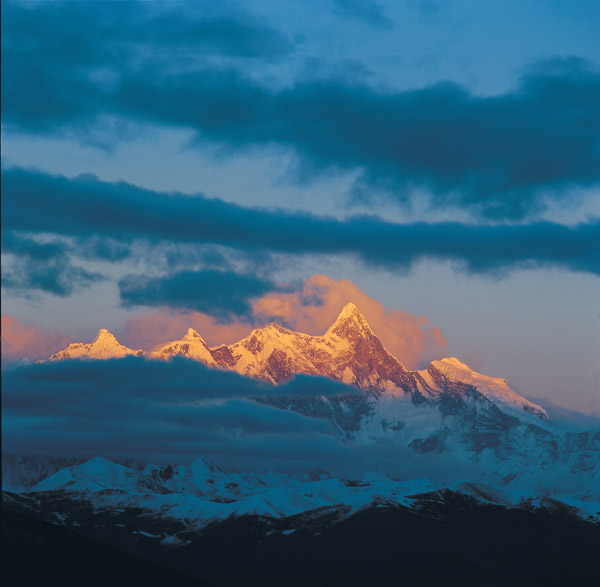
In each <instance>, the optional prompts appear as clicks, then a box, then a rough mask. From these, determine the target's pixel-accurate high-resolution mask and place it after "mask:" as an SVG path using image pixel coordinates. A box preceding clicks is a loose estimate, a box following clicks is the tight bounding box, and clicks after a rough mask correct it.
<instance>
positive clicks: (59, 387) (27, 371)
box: [2, 358, 476, 479]
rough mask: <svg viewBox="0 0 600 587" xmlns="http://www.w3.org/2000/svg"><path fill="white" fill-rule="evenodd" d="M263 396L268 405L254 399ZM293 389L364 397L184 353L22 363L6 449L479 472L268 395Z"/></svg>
mask: <svg viewBox="0 0 600 587" xmlns="http://www.w3.org/2000/svg"><path fill="white" fill-rule="evenodd" d="M257 395H259V396H262V397H263V401H262V402H256V401H253V400H252V399H251V398H252V397H253V396H257ZM286 395H287V396H293V397H295V398H296V399H297V400H298V399H299V398H301V397H305V398H306V400H307V401H308V402H311V401H313V400H314V398H315V397H317V396H320V397H327V398H329V399H330V400H334V399H336V398H337V401H340V402H342V403H343V402H344V401H345V398H347V399H348V401H350V400H352V401H357V400H358V401H360V399H361V398H363V397H364V396H363V395H362V392H360V391H358V390H356V389H354V388H350V387H347V386H345V385H343V384H340V383H336V382H333V381H329V380H327V379H322V378H314V377H298V378H296V379H294V380H292V381H290V382H288V383H287V384H285V385H282V386H277V387H273V386H269V385H267V384H265V383H262V382H260V381H257V380H253V379H247V378H244V377H241V376H239V375H237V374H235V373H230V372H224V371H219V370H216V369H207V368H206V367H204V366H203V365H201V364H199V363H195V362H193V361H189V360H185V359H177V358H175V359H174V360H172V361H169V362H164V361H147V360H145V359H142V358H125V359H119V360H108V361H103V362H102V365H100V364H99V363H98V362H93V361H64V362H56V363H45V364H37V365H32V366H27V367H18V368H13V369H8V370H5V371H4V372H3V393H2V418H3V431H2V432H3V450H4V451H5V452H11V453H16V454H31V453H34V454H45V455H52V456H69V457H73V456H77V457H91V456H96V455H101V456H105V457H108V458H122V459H132V458H133V459H140V460H145V461H155V462H156V461H158V462H166V463H171V464H177V463H189V462H190V461H193V460H195V459H197V458H199V457H208V458H210V459H212V460H214V461H216V462H217V463H218V464H219V465H222V466H225V467H238V468H242V469H245V470H264V469H269V468H270V469H272V468H274V467H281V468H285V469H292V470H309V469H315V468H322V469H327V470H329V471H331V472H333V473H336V472H337V473H344V474H350V475H351V474H360V473H361V472H362V471H366V470H373V469H375V468H378V469H379V470H381V471H390V472H392V473H394V474H395V475H399V476H403V477H405V478H409V477H415V476H419V477H420V476H430V477H433V478H446V479H448V478H452V477H456V476H459V477H460V476H463V477H464V476H465V475H466V474H468V473H469V474H470V476H471V477H472V476H473V475H474V474H475V473H476V469H475V468H473V467H468V466H467V467H465V466H461V465H458V464H457V463H455V462H454V461H453V459H452V458H451V457H449V456H448V455H442V456H440V455H434V456H431V457H428V456H427V455H415V454H414V453H412V452H411V451H410V450H409V449H407V448H406V447H402V446H401V445H399V444H397V443H393V442H386V441H382V442H379V443H373V444H372V445H366V446H363V445H360V444H357V443H350V442H346V441H344V440H342V439H341V438H340V437H339V436H338V432H337V430H336V429H334V426H332V424H331V423H330V422H329V420H327V419H326V418H313V417H309V416H305V415H302V414H300V413H296V412H292V411H288V410H284V409H278V408H276V407H274V406H273V405H270V404H269V403H265V401H264V398H265V397H269V396H270V397H275V396H281V397H283V396H286ZM471 474H473V475H471Z"/></svg>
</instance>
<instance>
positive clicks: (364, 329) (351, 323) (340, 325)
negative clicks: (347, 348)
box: [325, 302, 374, 338]
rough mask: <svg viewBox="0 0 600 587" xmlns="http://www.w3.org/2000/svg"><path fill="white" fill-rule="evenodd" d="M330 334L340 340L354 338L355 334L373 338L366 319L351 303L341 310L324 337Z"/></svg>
mask: <svg viewBox="0 0 600 587" xmlns="http://www.w3.org/2000/svg"><path fill="white" fill-rule="evenodd" d="M331 334H335V335H337V336H339V337H341V338H348V337H355V336H356V335H357V334H359V335H363V336H374V333H373V330H371V327H370V326H369V323H368V322H367V319H366V318H365V317H364V316H363V315H362V314H361V313H360V310H359V309H358V308H357V307H356V305H354V304H353V303H352V302H349V303H348V304H346V305H345V306H344V307H343V308H342V311H341V312H340V313H339V315H338V317H337V318H336V320H335V322H334V323H333V324H332V325H331V326H330V327H329V328H328V329H327V332H326V333H325V336H327V335H331Z"/></svg>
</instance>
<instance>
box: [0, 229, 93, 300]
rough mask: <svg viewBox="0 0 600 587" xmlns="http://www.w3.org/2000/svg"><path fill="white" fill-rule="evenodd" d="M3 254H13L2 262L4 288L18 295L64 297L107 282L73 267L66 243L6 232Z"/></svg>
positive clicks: (4, 233) (3, 240)
mask: <svg viewBox="0 0 600 587" xmlns="http://www.w3.org/2000/svg"><path fill="white" fill-rule="evenodd" d="M2 250H3V252H4V253H9V254H10V258H8V259H7V258H6V256H5V258H4V259H3V269H2V287H4V288H5V289H6V290H8V291H10V292H11V293H16V294H17V295H25V296H28V297H29V296H31V295H32V293H34V292H44V293H50V294H53V295H57V296H61V297H64V296H68V295H70V294H71V293H73V291H75V290H76V289H79V288H85V287H90V286H91V285H92V284H94V283H97V282H98V281H101V280H103V279H104V277H103V276H102V274H100V273H97V272H91V271H87V270H86V269H84V268H82V267H77V266H75V265H73V264H72V263H71V259H70V257H69V254H68V253H69V247H67V246H66V245H64V243H59V242H46V243H39V242H36V241H35V240H33V239H31V238H27V237H23V236H21V235H19V234H16V233H14V232H11V231H6V230H3V232H2Z"/></svg>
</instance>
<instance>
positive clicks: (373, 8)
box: [333, 0, 394, 30]
mask: <svg viewBox="0 0 600 587" xmlns="http://www.w3.org/2000/svg"><path fill="white" fill-rule="evenodd" d="M333 4H334V11H335V12H336V13H337V14H339V15H341V16H343V17H345V18H349V19H353V20H358V21H360V22H363V23H365V24H367V25H369V26H372V27H374V28H377V29H380V30H390V29H391V28H393V26H394V25H393V23H392V21H391V20H390V19H389V18H388V17H387V16H386V15H385V14H384V13H383V9H382V8H381V6H380V5H379V4H377V2H373V1H370V0H364V1H363V0H334V2H333Z"/></svg>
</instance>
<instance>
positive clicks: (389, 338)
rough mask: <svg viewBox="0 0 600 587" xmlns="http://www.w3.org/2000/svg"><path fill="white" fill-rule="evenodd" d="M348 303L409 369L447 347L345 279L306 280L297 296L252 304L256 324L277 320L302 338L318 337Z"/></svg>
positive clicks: (424, 323)
mask: <svg viewBox="0 0 600 587" xmlns="http://www.w3.org/2000/svg"><path fill="white" fill-rule="evenodd" d="M348 302H353V303H354V304H356V306H357V307H358V309H359V310H360V311H361V313H362V314H363V315H364V316H365V318H366V319H367V321H368V322H369V324H370V325H371V328H372V329H373V331H374V332H375V334H376V335H377V336H378V337H379V338H380V340H381V342H382V343H383V344H384V346H385V347H386V348H387V349H388V351H389V352H390V353H392V354H393V355H395V356H396V357H397V358H398V359H399V360H400V361H401V362H402V363H404V365H406V367H408V368H409V369H414V368H417V367H421V366H423V365H424V364H426V363H427V362H429V361H430V360H432V359H434V358H440V357H441V356H442V349H444V347H446V346H447V342H446V340H445V338H444V337H443V335H442V333H441V331H440V330H439V328H437V327H436V326H433V325H432V324H431V323H430V322H429V319H428V318H427V317H426V316H414V315H413V314H409V313H408V312H404V311H403V310H386V309H385V308H384V307H383V305H382V304H381V303H380V302H378V301H377V300H375V299H373V298H371V297H370V296H368V295H367V294H366V293H365V292H363V291H362V290H361V289H360V288H359V287H358V286H357V285H355V284H354V283H352V282H351V281H349V280H347V279H342V280H340V281H334V280H333V279H331V278H329V277H327V276H326V275H312V276H311V277H308V278H307V279H306V280H304V282H303V284H302V288H301V289H300V290H299V291H296V292H292V293H270V294H267V295H265V296H263V297H261V298H259V299H257V300H255V301H254V303H253V310H254V314H255V316H256V318H257V319H258V320H260V321H262V322H265V321H270V320H274V321H280V322H283V323H285V324H286V325H287V326H288V327H290V328H293V329H295V330H299V331H301V332H305V333H307V334H322V333H323V332H325V330H326V329H327V328H328V327H329V326H330V325H331V323H332V322H333V321H334V320H335V319H336V317H337V315H338V313H339V312H340V310H341V309H342V308H343V306H344V305H346V304H347V303H348Z"/></svg>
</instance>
